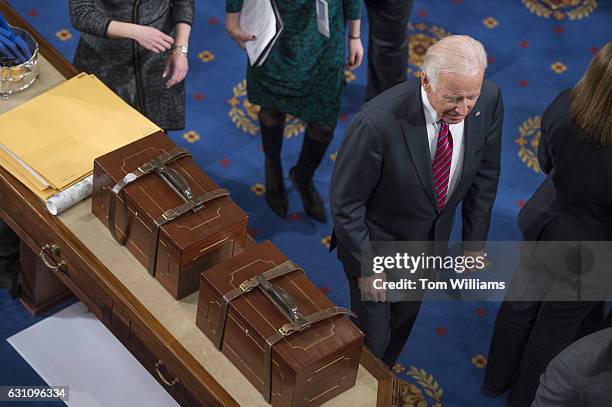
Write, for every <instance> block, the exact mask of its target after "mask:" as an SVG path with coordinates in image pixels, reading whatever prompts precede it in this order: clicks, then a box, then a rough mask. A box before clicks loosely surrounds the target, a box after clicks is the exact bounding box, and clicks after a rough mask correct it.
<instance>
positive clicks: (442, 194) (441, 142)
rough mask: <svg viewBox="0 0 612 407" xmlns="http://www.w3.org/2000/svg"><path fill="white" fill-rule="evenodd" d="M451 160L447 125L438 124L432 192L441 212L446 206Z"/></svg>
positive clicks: (450, 141)
mask: <svg viewBox="0 0 612 407" xmlns="http://www.w3.org/2000/svg"><path fill="white" fill-rule="evenodd" d="M452 159H453V136H452V135H451V133H450V130H449V128H448V124H446V123H444V122H443V121H441V122H440V133H438V144H437V147H436V155H435V156H434V160H433V179H434V191H435V192H436V198H437V201H438V209H439V210H440V211H442V209H444V207H445V206H446V198H447V194H448V182H449V180H450V169H451V161H452Z"/></svg>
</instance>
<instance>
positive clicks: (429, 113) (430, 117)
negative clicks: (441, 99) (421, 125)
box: [421, 86, 440, 124]
mask: <svg viewBox="0 0 612 407" xmlns="http://www.w3.org/2000/svg"><path fill="white" fill-rule="evenodd" d="M421 99H422V100H423V111H424V112H425V124H436V123H437V122H438V121H439V120H440V118H439V117H438V112H436V109H434V108H433V106H432V105H431V103H429V98H428V97H427V92H425V89H423V86H421Z"/></svg>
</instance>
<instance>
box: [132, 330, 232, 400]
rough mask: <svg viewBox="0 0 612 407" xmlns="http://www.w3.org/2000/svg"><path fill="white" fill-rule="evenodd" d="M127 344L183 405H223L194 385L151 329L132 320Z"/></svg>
mask: <svg viewBox="0 0 612 407" xmlns="http://www.w3.org/2000/svg"><path fill="white" fill-rule="evenodd" d="M126 346H127V348H128V349H129V350H130V352H132V354H133V355H134V356H136V358H137V359H138V360H139V361H140V363H141V364H142V365H143V366H144V367H145V368H146V369H147V370H148V371H149V373H151V375H152V376H153V377H155V379H156V380H157V381H158V382H159V383H160V384H161V385H162V386H163V387H164V388H165V389H166V391H167V392H168V393H170V395H172V397H174V399H175V400H176V401H178V402H179V404H180V405H181V406H189V407H191V406H194V407H195V406H207V407H208V406H221V404H219V403H218V402H216V401H213V400H212V399H211V398H209V397H208V396H207V395H206V394H204V393H203V392H198V391H195V389H194V388H191V385H190V380H189V377H188V375H187V374H186V373H185V369H184V368H182V369H181V367H180V366H181V363H180V362H179V361H177V360H175V358H174V356H173V355H172V354H170V353H168V352H166V351H164V349H165V348H164V347H163V344H162V343H161V342H160V341H159V340H158V339H157V338H155V337H153V336H152V335H151V334H150V333H149V330H148V329H145V328H144V327H143V326H141V325H140V324H139V323H137V322H134V321H131V323H130V337H129V342H128V343H127V344H126Z"/></svg>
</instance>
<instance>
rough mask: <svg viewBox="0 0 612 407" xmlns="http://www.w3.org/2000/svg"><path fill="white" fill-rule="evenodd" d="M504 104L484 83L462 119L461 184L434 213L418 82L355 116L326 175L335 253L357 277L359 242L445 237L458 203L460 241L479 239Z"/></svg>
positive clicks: (492, 189) (485, 223) (493, 183)
mask: <svg viewBox="0 0 612 407" xmlns="http://www.w3.org/2000/svg"><path fill="white" fill-rule="evenodd" d="M502 120H503V103H502V97H501V92H500V90H499V88H498V87H497V86H496V85H495V84H493V83H492V82H489V81H484V83H483V85H482V90H481V94H480V97H479V99H478V101H477V103H476V105H475V106H474V109H473V110H472V112H471V113H470V115H469V116H468V117H467V118H466V120H465V128H464V162H463V172H462V175H461V179H460V182H459V183H458V185H457V186H456V188H455V190H454V192H453V194H452V195H451V196H450V197H449V199H448V201H447V204H446V207H445V208H444V210H443V211H442V212H441V213H440V212H439V211H438V209H437V204H436V198H435V195H434V190H433V173H432V160H431V153H430V150H429V144H428V139H427V128H426V125H425V114H424V111H423V103H422V100H421V85H420V81H418V80H412V81H408V82H405V83H402V84H399V85H397V86H395V87H393V88H391V89H389V90H388V91H386V92H384V93H382V94H381V95H379V96H377V97H376V98H374V99H372V100H371V101H370V102H369V103H367V104H366V105H364V107H363V108H362V109H361V110H360V111H359V113H357V115H355V118H354V119H353V122H352V123H351V125H350V126H349V128H348V130H347V132H346V135H345V138H344V142H343V144H342V147H341V148H340V151H339V152H338V156H337V159H336V162H335V164H334V172H333V175H332V181H331V191H330V202H331V208H332V214H333V217H334V228H335V229H334V232H335V238H336V240H337V245H338V258H339V259H340V260H341V261H342V262H343V263H344V269H345V271H346V272H347V274H348V275H352V276H359V275H361V272H360V258H361V247H362V245H363V246H364V248H365V249H366V250H367V251H368V252H370V253H368V255H372V254H373V253H372V252H373V250H372V247H371V245H370V242H373V241H393V240H395V241H447V240H448V238H449V235H450V232H451V229H452V226H453V222H454V214H455V208H456V207H457V205H458V204H459V203H460V202H461V201H463V240H464V241H484V240H486V237H487V232H488V229H489V222H490V218H491V209H492V206H493V202H494V200H495V195H496V193H497V182H498V178H499V170H500V153H501V131H502Z"/></svg>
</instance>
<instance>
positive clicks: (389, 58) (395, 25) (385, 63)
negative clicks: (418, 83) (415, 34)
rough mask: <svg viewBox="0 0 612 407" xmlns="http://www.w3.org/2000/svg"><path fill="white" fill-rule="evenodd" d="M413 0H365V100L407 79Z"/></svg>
mask: <svg viewBox="0 0 612 407" xmlns="http://www.w3.org/2000/svg"><path fill="white" fill-rule="evenodd" d="M412 3H413V0H365V5H366V8H367V9H368V83H367V85H366V96H365V100H366V102H367V101H369V100H370V99H372V98H373V97H375V96H378V95H379V94H380V93H382V92H383V91H385V90H387V89H389V88H391V87H393V86H394V85H397V84H399V83H402V82H404V81H405V80H406V69H407V68H408V32H407V29H408V28H407V25H408V19H410V13H411V12H412Z"/></svg>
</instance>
